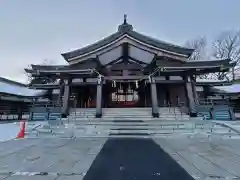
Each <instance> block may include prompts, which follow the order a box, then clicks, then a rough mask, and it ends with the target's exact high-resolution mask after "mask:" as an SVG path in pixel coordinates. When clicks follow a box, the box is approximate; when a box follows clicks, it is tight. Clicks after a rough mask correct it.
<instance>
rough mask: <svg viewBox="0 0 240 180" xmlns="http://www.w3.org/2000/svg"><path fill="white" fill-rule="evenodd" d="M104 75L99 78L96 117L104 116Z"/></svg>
mask: <svg viewBox="0 0 240 180" xmlns="http://www.w3.org/2000/svg"><path fill="white" fill-rule="evenodd" d="M102 85H103V83H102V77H101V76H99V77H98V80H97V102H96V118H101V117H102Z"/></svg>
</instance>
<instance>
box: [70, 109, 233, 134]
mask: <svg viewBox="0 0 240 180" xmlns="http://www.w3.org/2000/svg"><path fill="white" fill-rule="evenodd" d="M151 113H152V112H151V108H108V109H103V116H102V118H95V109H71V110H70V115H69V117H68V120H67V121H68V123H70V124H73V126H74V135H75V136H76V137H135V138H136V137H141V138H149V137H163V136H164V137H166V136H173V135H175V136H179V135H193V134H196V133H201V134H204V135H205V136H209V134H211V135H214V136H216V135H218V134H219V135H221V136H227V137H228V136H232V135H231V133H233V132H232V131H230V130H229V129H228V128H226V127H222V126H220V125H218V124H216V123H214V122H211V121H202V120H201V118H200V119H199V118H194V119H192V118H190V117H189V116H188V115H186V114H182V113H181V112H180V110H179V109H177V108H160V109H159V113H160V117H159V118H152V114H151ZM234 135H236V134H234Z"/></svg>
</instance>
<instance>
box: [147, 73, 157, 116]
mask: <svg viewBox="0 0 240 180" xmlns="http://www.w3.org/2000/svg"><path fill="white" fill-rule="evenodd" d="M149 80H150V88H151V99H152V116H153V117H159V109H158V100H157V87H156V82H155V79H154V78H152V77H150V78H149Z"/></svg>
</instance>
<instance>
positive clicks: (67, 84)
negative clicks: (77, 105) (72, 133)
mask: <svg viewBox="0 0 240 180" xmlns="http://www.w3.org/2000/svg"><path fill="white" fill-rule="evenodd" d="M70 83H71V80H70V79H67V80H64V94H63V106H62V114H63V115H65V116H67V115H68V110H69V97H70Z"/></svg>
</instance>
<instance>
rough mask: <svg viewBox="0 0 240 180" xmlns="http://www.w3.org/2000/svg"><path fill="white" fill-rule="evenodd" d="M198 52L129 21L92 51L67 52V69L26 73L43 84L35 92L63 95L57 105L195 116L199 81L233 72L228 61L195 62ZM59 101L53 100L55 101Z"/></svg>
mask: <svg viewBox="0 0 240 180" xmlns="http://www.w3.org/2000/svg"><path fill="white" fill-rule="evenodd" d="M193 51H194V49H189V48H186V47H182V46H178V45H174V44H171V43H167V42H164V41H161V40H158V39H155V38H152V37H150V36H148V35H144V34H142V33H139V32H137V31H136V30H135V29H134V28H133V26H132V25H131V24H128V22H127V19H126V16H125V18H124V22H123V23H122V24H121V25H119V26H118V29H117V31H116V32H115V33H113V34H111V35H109V36H107V37H106V38H104V39H101V40H99V41H98V42H96V43H94V44H91V45H89V46H86V47H83V48H80V49H76V50H74V51H71V52H65V53H63V54H62V57H63V58H64V59H65V60H66V61H67V62H68V65H31V68H30V69H25V70H26V72H27V73H30V74H31V75H32V76H33V77H35V78H39V79H44V80H45V81H42V83H33V84H31V86H30V88H34V89H45V90H46V89H47V90H52V91H56V90H57V92H58V98H57V99H55V103H56V104H58V105H60V106H61V107H62V113H63V114H66V115H67V114H68V110H69V108H96V117H101V116H102V108H115V107H118V108H131V107H151V108H152V116H153V117H158V116H159V112H158V108H159V107H166V106H172V107H174V106H185V107H186V108H188V112H189V114H190V115H194V114H195V105H196V104H197V103H198V95H197V93H196V76H198V75H201V74H205V73H213V72H224V71H228V69H229V68H230V67H232V65H231V63H230V60H229V59H222V60H211V61H210V60H190V59H189V57H190V56H191V54H192V53H193ZM52 100H54V98H53V99H52Z"/></svg>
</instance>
